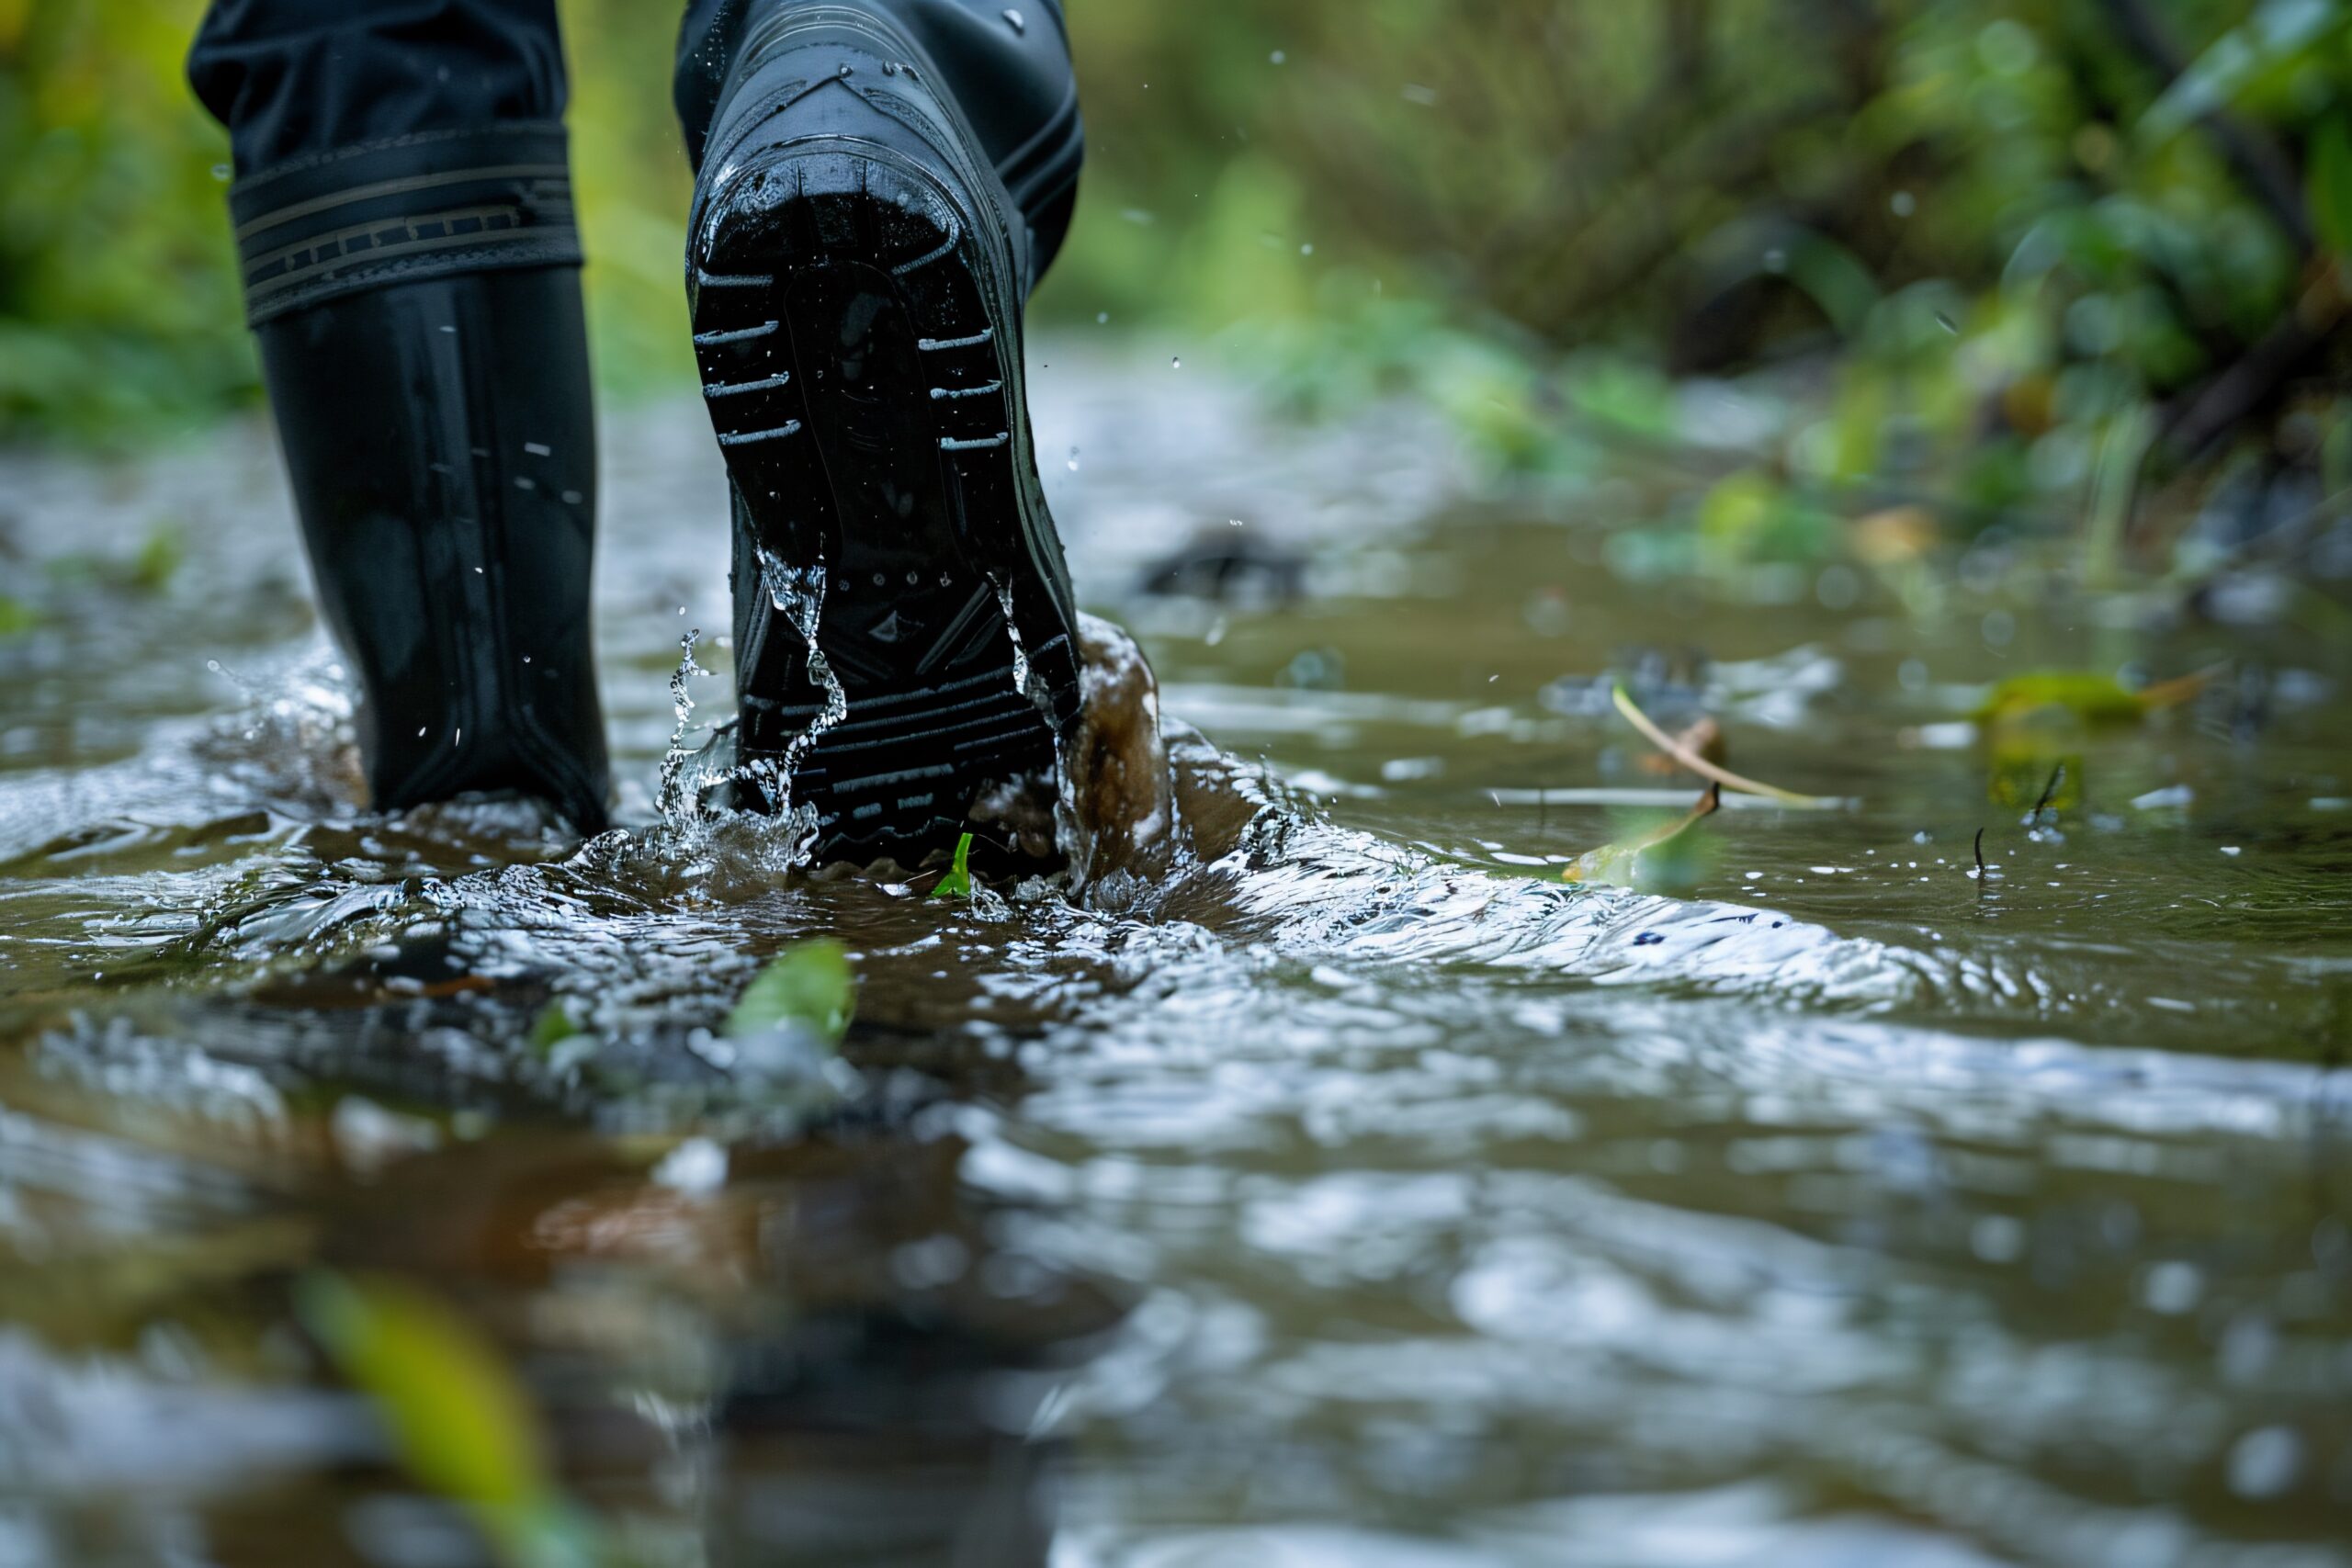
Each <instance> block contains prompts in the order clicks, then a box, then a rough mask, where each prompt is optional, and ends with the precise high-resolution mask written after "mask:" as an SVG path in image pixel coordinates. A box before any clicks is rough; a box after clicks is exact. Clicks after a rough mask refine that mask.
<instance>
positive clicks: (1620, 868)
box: [1560, 783, 1724, 887]
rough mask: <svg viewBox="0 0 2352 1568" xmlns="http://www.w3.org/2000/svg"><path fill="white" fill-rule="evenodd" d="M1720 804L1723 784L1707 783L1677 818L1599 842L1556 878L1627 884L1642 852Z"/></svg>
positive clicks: (1689, 826) (1632, 879) (1673, 837)
mask: <svg viewBox="0 0 2352 1568" xmlns="http://www.w3.org/2000/svg"><path fill="white" fill-rule="evenodd" d="M1723 805H1724V786H1723V785H1722V784H1719V783H1710V784H1708V785H1707V793H1706V794H1704V795H1701V796H1700V797H1699V804H1698V805H1696V806H1694V807H1691V809H1690V810H1689V811H1687V812H1685V813H1683V815H1681V816H1680V817H1678V818H1674V819H1673V820H1672V821H1669V822H1663V823H1660V824H1659V825H1658V826H1657V827H1656V828H1653V829H1650V830H1649V831H1648V832H1646V833H1641V834H1637V835H1635V836H1634V837H1633V838H1630V839H1625V840H1620V841H1619V842H1617V843H1613V844H1603V845H1601V847H1600V848H1599V849H1597V850H1588V851H1587V852H1585V853H1583V854H1581V855H1578V856H1577V858H1576V860H1575V861H1574V862H1573V863H1570V864H1568V865H1564V866H1562V867H1561V868H1560V880H1561V881H1563V882H1584V883H1611V884H1615V885H1617V886H1625V887H1631V886H1634V882H1635V880H1636V878H1637V877H1638V875H1639V874H1640V872H1641V861H1642V856H1643V854H1644V853H1645V852H1647V851H1650V850H1655V849H1660V848H1663V847H1664V846H1665V845H1667V844H1669V843H1672V842H1673V841H1674V840H1677V839H1679V838H1680V837H1681V836H1682V835H1683V834H1684V833H1686V832H1689V831H1690V830H1691V829H1692V828H1695V827H1697V826H1698V825H1699V824H1700V823H1702V822H1703V821H1705V820H1706V819H1707V818H1710V817H1713V815H1714V814H1715V813H1716V812H1718V811H1720V810H1722V809H1723Z"/></svg>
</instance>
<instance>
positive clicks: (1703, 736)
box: [1636, 715, 1729, 778]
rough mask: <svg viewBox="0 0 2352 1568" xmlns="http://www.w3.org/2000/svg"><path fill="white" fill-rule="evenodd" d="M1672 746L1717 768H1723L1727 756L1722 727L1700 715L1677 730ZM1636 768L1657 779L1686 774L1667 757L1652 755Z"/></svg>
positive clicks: (1655, 753) (1675, 762)
mask: <svg viewBox="0 0 2352 1568" xmlns="http://www.w3.org/2000/svg"><path fill="white" fill-rule="evenodd" d="M1674 743H1675V744H1676V745H1677V746H1679V747H1680V748H1681V749H1682V750H1685V751H1688V752H1690V753H1691V755H1692V756H1694V757H1702V758H1704V759H1705V760H1706V761H1710V762H1713V763H1714V764H1715V765H1716V766H1717V767H1721V766H1723V764H1724V760H1725V758H1726V757H1727V756H1728V755H1729V749H1728V748H1727V747H1726V746H1725V745H1724V727H1723V726H1722V725H1720V724H1717V723H1716V722H1715V721H1714V719H1713V717H1711V716H1704V715H1702V716H1701V717H1700V719H1699V721H1698V722H1697V723H1696V724H1692V725H1690V726H1688V727H1686V728H1683V729H1680V730H1678V731H1677V732H1676V733H1675V737H1674ZM1636 765H1637V766H1638V767H1640V769H1641V770H1642V772H1644V773H1656V774H1657V775H1658V776H1659V777H1660V778H1672V777H1673V776H1674V775H1675V774H1677V773H1688V772H1689V771H1690V770H1689V769H1687V768H1685V767H1684V766H1683V765H1682V764H1681V763H1680V762H1679V761H1676V760H1675V759H1674V758H1673V757H1672V756H1671V755H1669V754H1667V753H1664V752H1656V751H1654V752H1651V753H1649V754H1648V755H1646V756H1645V757H1643V758H1642V760H1641V761H1640V762H1639V763H1638V764H1636Z"/></svg>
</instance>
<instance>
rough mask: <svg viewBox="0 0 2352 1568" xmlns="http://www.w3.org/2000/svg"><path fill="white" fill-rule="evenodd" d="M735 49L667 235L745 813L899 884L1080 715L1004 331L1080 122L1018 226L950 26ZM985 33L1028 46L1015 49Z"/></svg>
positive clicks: (1068, 612)
mask: <svg viewBox="0 0 2352 1568" xmlns="http://www.w3.org/2000/svg"><path fill="white" fill-rule="evenodd" d="M933 13H936V15H935V16H933V15H932V14H933ZM908 16H912V17H915V19H916V21H918V22H921V21H922V20H923V18H924V17H929V18H930V23H936V24H939V25H938V26H931V25H929V24H926V25H925V26H922V27H920V28H919V27H918V26H915V25H910V23H909V22H908V21H907V19H906V18H907V17H908ZM1036 17H1037V19H1036V21H1035V24H1034V25H1035V26H1038V27H1052V26H1057V18H1056V17H1055V16H1054V14H1053V13H1052V12H1051V11H1048V10H1040V11H1038V12H1037V13H1036ZM739 22H740V27H739V29H738V30H737V32H736V34H735V39H736V43H735V49H734V52H733V56H732V59H731V61H730V62H729V67H728V70H727V73H726V75H725V77H724V78H723V81H722V83H721V85H720V86H719V88H718V94H717V97H716V108H715V113H714V114H713V116H712V118H711V119H710V122H709V125H708V128H707V136H706V137H705V138H704V139H703V140H702V141H701V142H700V148H701V163H700V174H699V177H698V180H697V182H696V189H695V206H694V211H693V215H692V218H691V220H690V221H689V226H688V234H687V292H688V296H689V299H690V301H691V304H692V310H693V321H694V334H695V354H696V356H697V358H698V360H699V363H700V366H701V370H702V378H703V394H704V397H705V399H706V400H707V404H708V407H709V410H710V414H711V422H712V424H713V425H714V426H715V428H716V429H717V432H718V442H719V446H720V449H721V452H722V454H723V456H724V457H725V458H726V461H727V465H728V468H729V472H730V474H731V475H732V476H733V479H734V489H735V537H736V545H735V574H734V589H735V659H736V670H737V676H736V680H737V687H738V696H739V703H740V707H741V727H740V731H739V749H738V758H739V761H740V762H741V763H742V764H745V765H746V766H745V767H744V771H743V775H742V776H743V779H744V783H743V784H741V785H740V786H739V790H738V795H739V799H741V798H743V797H746V796H748V797H751V798H748V799H744V803H745V804H750V805H756V806H759V807H764V808H767V809H772V810H773V809H796V810H797V809H800V808H802V807H807V808H810V809H813V811H814V813H815V816H816V819H817V823H818V828H819V839H818V848H819V852H820V854H822V855H825V856H829V857H838V858H851V859H859V860H865V859H872V858H874V857H876V856H878V855H881V854H885V853H888V854H891V855H893V856H895V857H896V858H898V859H899V860H900V861H901V862H903V863H910V864H911V863H915V862H916V861H917V860H919V859H920V858H921V856H922V852H924V851H926V850H928V849H931V848H944V847H946V846H947V845H950V844H952V843H953V842H954V839H955V835H956V829H957V828H958V825H959V824H961V823H962V822H963V821H964V819H965V818H966V815H967V812H968V810H969V808H970V807H971V805H972V802H973V800H974V798H975V796H976V795H978V792H979V791H980V790H981V789H982V787H983V786H984V785H986V784H989V783H990V782H991V781H999V780H1006V779H1010V778H1013V777H1016V776H1022V775H1026V774H1031V773H1039V772H1042V771H1044V770H1046V769H1048V768H1050V766H1051V765H1052V762H1053V753H1054V742H1055V735H1056V733H1057V730H1058V729H1059V728H1060V727H1062V726H1064V725H1066V724H1068V723H1069V721H1070V720H1071V718H1072V717H1073V716H1075V714H1076V712H1077V708H1078V701H1079V666H1078V658H1077V649H1076V639H1075V637H1074V635H1073V633H1074V623H1075V611H1074V608H1073V605H1072V601H1071V592H1070V585H1069V571H1068V569H1067V567H1066V566H1065V565H1064V563H1063V559H1062V549H1061V543H1060V540H1059V538H1058V536H1057V535H1056V533H1055V530H1054V525H1053V519H1052V518H1051V516H1050V515H1048V514H1047V513H1046V505H1045V498H1044V492H1043V491H1042V488H1041V487H1040V485H1039V483H1038V479H1037V469H1036V463H1035V457H1034V454H1033V452H1032V449H1031V438H1030V432H1029V417H1028V406H1027V401H1026V398H1025V395H1024V392H1023V370H1022V320H1021V317H1022V306H1023V301H1024V299H1026V297H1027V292H1028V289H1029V288H1030V287H1031V286H1032V285H1033V284H1034V282H1035V275H1036V272H1037V270H1038V269H1039V266H1040V265H1041V258H1040V256H1039V254H1038V250H1039V247H1040V244H1041V243H1050V241H1043V242H1041V240H1040V232H1041V229H1040V218H1041V216H1042V217H1043V219H1044V220H1045V223H1046V225H1048V226H1050V225H1051V224H1053V223H1056V222H1066V221H1067V217H1068V197H1067V193H1068V190H1069V186H1070V182H1071V181H1073V180H1074V178H1075V156H1076V136H1077V123H1076V109H1075V102H1074V98H1073V99H1072V100H1071V102H1070V104H1069V108H1068V110H1067V115H1066V117H1065V118H1066V120H1067V125H1066V128H1065V130H1063V131H1062V132H1061V133H1060V134H1061V136H1062V137H1063V139H1064V140H1065V141H1067V143H1068V145H1069V156H1068V158H1067V159H1066V160H1063V162H1065V163H1066V164H1067V165H1068V166H1067V168H1065V169H1063V170H1062V172H1061V173H1060V174H1059V175H1057V176H1056V177H1057V179H1058V182H1059V183H1058V185H1057V186H1054V188H1053V189H1052V190H1051V191H1050V193H1046V192H1045V191H1044V188H1043V187H1044V186H1045V184H1046V181H1044V180H1043V179H1039V180H1037V181H1034V182H1032V183H1035V184H1036V185H1038V186H1039V191H1038V193H1035V194H1033V197H1032V204H1033V210H1030V211H1026V212H1024V210H1023V206H1022V204H1021V203H1020V202H1019V201H1016V199H1015V197H1014V196H1013V194H1012V190H1011V189H1010V188H1008V186H1007V183H1006V179H1005V177H1004V175H1001V173H1000V170H1001V168H1004V167H1009V166H1015V165H1018V164H1021V160H1022V159H1023V158H1025V159H1026V160H1027V164H1028V165H1040V159H1039V157H1038V156H1037V154H1036V152H1035V150H1034V149H1032V150H1030V151H1028V152H1025V153H1024V152H1017V151H1016V153H1015V155H1014V156H1013V158H1012V160H1011V162H1010V163H1009V162H1008V160H1007V159H1006V158H1004V157H997V158H991V157H990V156H989V149H988V148H987V146H986V145H985V144H984V142H983V141H982V139H981V136H980V134H979V133H978V131H977V130H975V129H974V126H973V123H972V121H971V119H970V118H967V115H966V113H965V112H964V110H963V108H962V107H959V105H958V103H957V102H956V97H955V96H954V93H953V91H952V90H951V87H950V85H949V83H950V73H949V72H948V71H947V70H946V69H944V67H943V64H942V62H941V61H940V60H939V59H938V58H936V57H935V55H934V53H933V51H932V49H931V48H930V47H927V45H931V46H937V45H941V44H942V43H943V40H944V44H945V45H949V46H953V47H954V48H956V50H957V51H959V52H960V53H965V54H971V53H974V52H976V51H977V50H978V42H977V41H976V39H985V38H986V35H985V33H981V34H978V35H975V36H974V37H967V34H968V33H969V32H970V29H973V28H981V27H982V26H983V24H982V23H981V22H980V21H979V19H978V17H977V16H976V15H975V14H974V13H972V12H970V11H969V10H968V9H966V8H959V7H956V6H947V5H942V4H936V3H933V4H929V5H922V4H908V3H906V0H898V3H895V4H893V3H886V0H865V3H862V4H855V5H794V4H789V3H782V0H778V3H775V4H771V5H769V6H766V7H765V8H764V9H763V8H761V7H760V6H750V7H749V8H748V9H747V10H746V11H745V12H744V13H742V14H741V16H740V17H739ZM986 25H987V26H993V27H995V28H998V29H999V30H1000V31H1003V32H1005V33H1006V37H1007V39H1009V40H1011V41H1012V43H1013V44H1015V45H1018V44H1019V43H1020V42H1021V39H1022V37H1023V28H1025V27H1026V26H1028V25H1033V24H1024V23H1022V22H1021V21H1020V20H1019V18H1018V14H1017V13H1007V14H1006V16H1005V17H1004V19H1001V20H999V19H995V18H990V20H989V22H988V23H987V24H986ZM919 33H922V34H926V35H927V39H926V38H922V37H919V36H918V35H919ZM1028 42H1029V44H1030V45H1031V46H1034V45H1035V43H1036V42H1037V40H1035V39H1030V40H1028ZM1033 52H1035V51H1034V49H1033ZM1035 57H1036V58H1038V59H1041V60H1047V61H1050V60H1051V59H1052V58H1054V56H1053V55H1052V54H1051V53H1049V52H1048V53H1037V54H1036V56H1035ZM1026 58H1029V56H1027V55H1024V54H1023V52H1022V51H1021V50H1020V49H1019V48H1012V49H1009V50H1006V51H999V53H998V54H997V55H996V56H995V57H993V58H992V60H991V62H990V63H991V64H992V66H993V68H996V69H1000V70H1012V71H1014V72H1016V73H1018V72H1021V71H1023V70H1025V69H1027V68H1026V67H1025V66H1024V65H1023V61H1024V59H1026ZM1060 58H1061V59H1062V66H1061V69H1062V71H1063V73H1065V75H1066V74H1067V57H1066V55H1063V56H1061V57H1060ZM1008 62H1009V63H1008ZM959 63H960V64H961V65H962V66H963V68H964V71H965V74H966V75H967V77H968V76H969V74H970V73H971V70H972V62H971V61H968V60H967V61H962V62H959ZM1029 85H1030V86H1033V87H1034V86H1035V84H1029ZM1000 86H1001V93H1002V94H1003V95H1004V96H1008V97H1015V98H1017V97H1018V96H1020V92H1021V89H1022V87H1023V83H1021V82H1018V81H1014V82H1010V83H1004V84H1001V85H1000ZM1045 134H1046V133H1045V132H1042V131H1040V132H1038V133H1037V135H1036V137H1035V138H1033V140H1035V141H1039V142H1040V144H1041V145H1042V144H1043V141H1044V138H1045Z"/></svg>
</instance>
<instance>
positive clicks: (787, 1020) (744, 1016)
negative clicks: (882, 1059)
mask: <svg viewBox="0 0 2352 1568" xmlns="http://www.w3.org/2000/svg"><path fill="white" fill-rule="evenodd" d="M856 1008H857V976H856V975H855V974H854V972H853V971H852V970H851V968H850V964H849V951H848V950H847V949H846V948H844V947H842V944H841V943H840V942H835V941H834V940H833V939H832V938H831V937H817V938H815V939H813V940H811V941H809V942H797V943H795V944H794V945H792V946H790V947H787V948H786V949H785V950H784V951H783V952H782V953H777V954H776V955H775V957H774V958H772V959H770V960H768V966H767V967H766V968H764V969H763V970H761V971H760V973H759V977H758V978H757V979H755V980H753V981H752V983H751V985H750V986H749V987H746V988H745V990H744V992H743V998H742V999H741V1001H739V1002H737V1003H736V1004H735V1010H734V1011H733V1012H731V1013H729V1014H728V1015H727V1032H728V1034H729V1036H730V1037H732V1038H735V1039H738V1040H740V1039H741V1038H743V1037H744V1036H745V1035H747V1034H759V1033H763V1032H766V1031H768V1030H771V1029H775V1028H778V1027H781V1026H786V1025H795V1026H797V1027H799V1028H801V1029H805V1030H807V1031H808V1032H809V1033H811V1034H813V1035H816V1036H817V1037H818V1038H819V1039H820V1040H822V1041H824V1042H825V1043H827V1044H834V1043H839V1041H840V1040H841V1037H842V1034H843V1033H844V1032H847V1030H848V1029H849V1021H850V1015H851V1014H852V1013H853V1012H854V1011H855V1010H856Z"/></svg>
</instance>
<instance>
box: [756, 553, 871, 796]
mask: <svg viewBox="0 0 2352 1568" xmlns="http://www.w3.org/2000/svg"><path fill="white" fill-rule="evenodd" d="M759 559H760V584H761V586H762V587H763V588H764V589H765V590H766V591H767V595H768V603H769V604H772V605H774V606H775V612H776V614H778V615H782V616H783V617H784V618H785V619H786V620H787V621H789V622H791V623H792V628H793V630H795V631H797V632H798V633H799V634H800V636H801V637H802V639H803V640H804V641H806V642H807V644H808V645H809V679H810V680H811V681H813V682H816V683H817V684H819V685H820V686H822V687H824V689H825V707H824V711H823V712H821V713H820V714H819V715H818V716H816V717H815V718H813V719H811V720H810V721H809V728H807V729H804V730H802V731H801V732H800V733H799V734H798V735H797V736H795V737H794V738H793V740H792V744H790V745H789V746H786V748H785V749H784V755H783V756H782V757H781V758H779V759H776V760H775V761H772V762H770V763H769V764H768V775H769V776H768V779H767V785H768V786H772V788H771V791H770V794H769V800H770V803H771V804H772V805H773V806H774V807H775V810H776V812H777V814H778V815H780V816H784V817H791V816H794V815H796V813H795V812H794V809H793V805H792V775H793V773H795V771H796V770H797V769H798V768H799V766H800V763H801V761H802V759H803V758H805V757H807V756H808V755H809V752H810V751H811V750H814V749H815V747H816V744H817V742H818V740H819V739H821V738H822V737H823V736H824V733H825V732H826V731H827V730H829V729H831V728H833V727H834V726H835V725H837V724H839V723H841V722H842V720H843V719H845V718H847V717H848V716H849V693H848V692H847V691H846V690H845V689H844V688H843V687H842V682H841V678H840V677H839V676H837V675H835V674H834V673H833V667H832V664H831V661H830V660H827V659H826V657H825V650H824V649H822V648H820V647H819V646H818V645H817V623H818V621H819V619H820V617H821V616H822V615H823V614H824V609H825V563H824V562H823V561H821V560H819V561H816V562H813V563H812V564H810V565H809V566H805V567H796V566H793V565H790V564H789V563H787V562H786V561H784V560H782V559H780V558H778V557H777V556H776V555H775V553H774V552H773V551H771V550H768V549H765V548H763V549H761V550H760V552H759ZM811 815H812V816H813V813H811ZM809 827H810V828H811V829H814V827H815V823H814V822H813V821H812V822H811V823H810V824H809Z"/></svg>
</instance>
